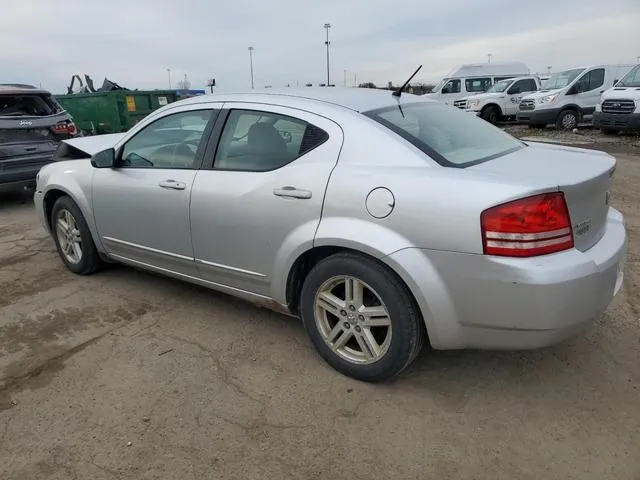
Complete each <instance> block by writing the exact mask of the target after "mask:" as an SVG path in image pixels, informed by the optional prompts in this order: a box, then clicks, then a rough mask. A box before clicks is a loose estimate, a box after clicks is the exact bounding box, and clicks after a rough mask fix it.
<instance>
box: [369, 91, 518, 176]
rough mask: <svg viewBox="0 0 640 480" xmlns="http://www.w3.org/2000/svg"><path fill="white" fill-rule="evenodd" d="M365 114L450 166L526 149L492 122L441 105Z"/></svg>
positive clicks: (485, 159)
mask: <svg viewBox="0 0 640 480" xmlns="http://www.w3.org/2000/svg"><path fill="white" fill-rule="evenodd" d="M364 115H366V116H367V117H369V118H371V119H373V120H375V121H376V122H378V123H380V124H382V125H384V126H385V127H387V128H388V129H389V130H391V131H393V132H395V133H396V134H398V135H400V136H401V137H402V138H404V139H405V140H407V141H409V142H411V143H412V144H413V145H415V146H416V147H418V148H419V149H420V150H422V151H423V152H424V153H426V154H427V155H429V157H431V158H432V159H433V160H435V161H436V162H438V163H439V164H440V165H443V166H447V167H458V168H462V167H467V166H470V165H475V164H477V163H482V162H485V161H487V160H491V159H492V158H497V157H500V156H502V155H506V154H508V153H511V152H513V151H516V150H519V149H521V148H524V144H523V143H522V142H519V141H518V140H516V139H515V138H513V137H512V136H511V135H509V134H507V133H505V132H503V131H502V130H501V129H499V128H496V127H494V126H493V125H491V124H490V123H488V122H485V121H484V120H481V119H479V118H478V117H476V116H475V115H469V114H468V113H466V112H463V111H462V110H459V109H457V108H451V107H448V106H446V105H443V104H441V103H436V102H419V103H410V104H407V105H402V106H400V105H394V106H392V107H386V108H381V109H378V110H371V111H369V112H364Z"/></svg>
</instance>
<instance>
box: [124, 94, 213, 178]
mask: <svg viewBox="0 0 640 480" xmlns="http://www.w3.org/2000/svg"><path fill="white" fill-rule="evenodd" d="M198 107H199V108H190V109H188V110H180V111H177V112H176V111H171V110H169V111H168V112H167V114H166V115H162V116H159V117H157V118H154V119H153V121H151V122H149V123H147V124H146V125H144V126H143V127H142V128H140V130H138V131H137V132H135V133H134V134H133V135H131V136H130V137H129V138H127V139H126V140H125V142H124V143H123V144H122V145H120V146H119V147H118V149H117V151H116V155H115V168H122V169H135V170H200V169H201V168H202V165H203V162H204V158H205V153H206V147H207V146H208V143H209V141H210V137H211V132H212V131H213V127H214V125H215V124H216V123H217V120H218V117H219V116H220V112H221V111H222V109H220V108H216V107H213V106H207V105H206V104H204V105H202V106H200V105H198ZM205 110H206V111H211V117H210V118H209V120H208V121H207V124H206V125H205V127H204V131H203V132H202V137H201V139H200V143H199V144H198V149H197V150H196V155H195V157H194V159H193V166H191V167H190V168H175V167H174V168H155V167H150V168H145V167H125V166H123V165H122V161H123V159H122V155H123V153H124V149H125V147H126V145H127V144H128V143H129V142H130V141H131V140H133V139H134V138H136V137H137V136H138V135H140V134H141V133H142V132H144V131H145V130H146V129H147V128H148V127H151V126H152V125H154V124H156V123H157V122H159V121H161V120H164V119H165V118H168V117H172V116H174V115H182V114H187V113H192V112H202V111H205Z"/></svg>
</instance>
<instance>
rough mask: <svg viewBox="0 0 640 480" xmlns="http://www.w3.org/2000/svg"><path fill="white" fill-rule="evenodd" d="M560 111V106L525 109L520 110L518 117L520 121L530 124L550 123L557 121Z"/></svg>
mask: <svg viewBox="0 0 640 480" xmlns="http://www.w3.org/2000/svg"><path fill="white" fill-rule="evenodd" d="M559 113H560V109H558V108H545V109H542V110H525V111H518V114H517V115H516V119H517V121H518V122H521V123H527V124H530V125H547V124H549V123H555V122H556V119H557V118H558V114H559Z"/></svg>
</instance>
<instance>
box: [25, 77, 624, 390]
mask: <svg viewBox="0 0 640 480" xmlns="http://www.w3.org/2000/svg"><path fill="white" fill-rule="evenodd" d="M56 160H57V161H56V162H54V163H52V164H50V165H48V166H46V167H44V168H43V169H42V170H41V171H40V173H39V175H38V180H37V191H36V194H35V205H36V208H37V211H38V212H39V215H40V217H41V221H42V223H43V225H44V226H45V228H47V229H48V230H49V231H50V232H51V233H52V236H53V239H54V240H55V244H56V246H57V249H58V252H59V254H60V257H61V259H62V261H63V262H64V263H65V265H66V266H67V267H68V268H69V269H70V270H71V271H73V272H75V273H77V274H81V275H86V274H91V273H94V272H96V271H97V270H99V269H100V266H101V265H102V264H103V263H105V262H121V263H124V264H127V265H130V266H133V267H139V268H143V269H148V270H152V271H155V272H159V273H162V274H165V275H169V276H172V277H175V278H178V279H181V280H186V281H189V282H193V283H195V284H199V285H204V286H206V287H210V288H212V289H215V290H220V291H222V292H226V293H229V294H231V295H236V296H239V297H243V298H246V299H248V300H250V301H253V302H255V303H257V304H260V305H262V306H266V307H269V308H273V309H277V310H281V311H284V312H287V313H290V314H293V315H296V316H299V317H300V318H301V319H302V322H303V324H304V326H305V328H306V330H307V332H308V334H309V337H310V339H311V341H312V342H313V344H314V345H315V347H316V348H317V350H318V352H319V353H320V355H321V356H322V357H323V358H324V359H325V360H326V361H327V362H328V363H329V364H330V365H331V366H333V367H334V368H335V369H336V370H338V371H340V372H342V373H344V374H346V375H349V376H351V377H354V378H357V379H360V380H365V381H379V380H383V379H386V378H389V377H392V376H394V375H397V374H398V373H400V372H401V371H402V370H404V369H405V368H406V367H407V366H408V365H409V364H410V363H411V362H412V361H413V360H414V359H415V358H416V357H417V355H418V354H419V352H420V351H421V349H422V347H423V344H424V343H425V342H428V343H429V344H430V345H431V347H433V348H435V349H457V348H488V349H520V348H535V347H542V346H545V345H549V344H552V343H555V342H558V341H561V340H563V339H565V338H567V337H569V336H571V335H574V334H576V333H577V332H579V331H581V330H582V329H584V328H585V327H586V326H588V325H589V324H590V323H591V322H592V321H593V320H594V319H596V318H598V317H599V316H600V315H601V314H602V312H603V311H604V310H605V308H606V307H607V305H608V304H609V303H610V302H611V300H612V298H613V296H614V295H615V294H616V293H617V291H618V289H619V288H620V286H621V283H622V266H623V262H624V256H625V251H626V234H625V228H624V223H623V218H622V215H621V214H620V213H619V212H618V211H616V210H615V209H613V208H612V207H610V206H609V197H610V189H611V177H612V175H613V173H614V169H615V159H614V158H613V157H611V156H609V155H607V154H605V153H601V152H596V151H587V150H582V149H576V148H568V147H559V146H551V145H543V144H534V143H528V142H522V141H519V140H516V139H515V138H513V137H511V136H509V135H508V134H506V133H504V132H502V131H501V130H499V129H497V128H495V127H493V126H491V125H489V124H488V123H486V122H484V121H482V120H480V119H478V118H475V117H472V116H470V115H467V114H465V113H464V112H461V111H458V110H456V109H454V108H450V107H447V106H445V105H442V104H440V103H437V102H433V101H427V100H424V99H421V98H420V97H416V96H412V95H408V94H406V95H402V96H400V97H398V96H392V94H391V92H388V91H373V90H365V89H335V88H324V89H317V90H314V89H306V90H302V91H300V92H296V91H286V92H270V93H268V94H265V93H247V94H228V95H216V96H202V97H195V98H191V99H188V100H185V101H181V102H177V103H173V104H170V105H167V106H165V107H163V108H161V109H160V110H157V111H156V112H154V113H152V114H151V115H150V116H148V117H147V118H146V119H144V120H143V121H141V122H140V123H139V124H138V125H136V126H135V127H134V128H133V129H132V130H131V131H129V132H128V133H126V134H116V135H110V136H102V137H100V136H99V137H88V138H78V139H75V140H69V141H67V142H65V143H64V144H63V145H62V146H61V147H60V149H59V151H58V154H57V158H56Z"/></svg>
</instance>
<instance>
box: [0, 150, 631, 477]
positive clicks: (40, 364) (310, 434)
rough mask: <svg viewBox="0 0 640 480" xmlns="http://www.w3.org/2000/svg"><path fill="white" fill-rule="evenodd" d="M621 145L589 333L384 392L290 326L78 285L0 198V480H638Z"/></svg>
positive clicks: (432, 373) (198, 300)
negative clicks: (609, 258) (621, 254)
mask: <svg viewBox="0 0 640 480" xmlns="http://www.w3.org/2000/svg"><path fill="white" fill-rule="evenodd" d="M631 141H634V140H631ZM625 149H626V151H627V153H625V154H619V155H618V158H619V167H618V170H617V172H616V181H615V191H614V195H613V203H614V205H615V206H616V207H618V208H620V209H621V210H622V211H623V212H624V213H625V215H626V218H627V222H628V229H629V238H630V243H629V249H630V250H629V257H628V263H627V268H626V278H625V284H624V288H623V290H622V291H621V293H620V294H619V295H618V297H617V298H616V299H615V301H614V303H613V304H612V305H611V307H610V308H609V309H608V311H607V313H606V314H605V316H604V318H602V319H601V320H600V321H598V322H597V323H596V324H595V325H594V328H593V329H592V330H591V331H590V332H589V333H588V334H586V335H585V336H582V337H579V338H576V339H574V340H572V341H570V342H568V343H566V344H563V345H560V346H557V347H554V348H551V349H546V350H542V351H536V352H519V353H493V352H474V351H464V352H431V353H429V354H426V355H423V356H422V357H421V358H420V360H419V361H418V363H417V365H416V366H415V367H414V368H412V369H410V370H409V371H408V372H406V373H405V374H404V375H403V376H402V378H400V379H398V380H397V381H395V382H393V383H390V384H386V385H368V384H362V383H357V382H355V381H352V380H349V379H347V378H345V377H342V376H340V375H339V374H337V373H335V372H334V371H332V370H331V369H330V368H329V367H327V366H325V365H324V364H323V363H322V362H321V361H320V360H319V358H318V357H317V356H316V354H315V353H314V351H313V349H312V348H311V346H310V344H309V342H308V341H307V340H306V338H305V334H304V332H303V330H302V327H301V325H299V323H298V322H297V321H296V320H294V319H291V318H287V317H284V316H281V315H278V314H275V313H270V312H267V311H265V310H261V309H258V308H256V307H254V306H252V305H250V304H247V303H243V302H242V301H238V300H234V299H232V298H230V297H227V296H225V295H221V294H216V293H212V292H209V291H206V290H203V289H200V288H197V287H193V286H190V285H187V284H183V283H179V282H177V281H173V280H168V279H164V278H160V277H157V276H153V275H150V274H147V273H142V272H139V271H136V270H132V269H129V268H125V267H115V268H111V269H109V270H107V271H105V272H102V273H100V274H97V275H94V276H92V277H89V278H83V277H77V276H74V275H73V274H71V273H70V272H68V271H66V270H65V269H64V268H63V267H62V265H61V263H60V261H59V260H58V258H57V256H56V254H55V253H54V247H53V243H52V241H51V240H50V239H49V238H48V237H47V236H46V235H45V233H44V231H43V230H42V229H41V228H40V226H39V224H38V222H37V219H36V216H35V213H34V210H33V207H32V205H31V204H30V199H29V198H27V197H24V196H23V197H15V196H14V197H2V198H0V479H3V480H14V479H29V480H32V479H40V478H42V479H45V478H46V479H64V480H69V479H92V480H101V479H114V478H121V479H147V478H148V479H151V478H154V479H156V478H158V479H191V478H193V479H203V478H219V479H251V478H256V479H258V478H260V479H264V478H275V479H288V478H298V479H305V480H308V479H313V478H330V479H342V478H350V479H365V478H366V479H388V478H393V479H405V478H412V479H426V478H434V479H439V480H444V479H458V478H467V479H472V478H473V479H485V478H486V479H492V480H498V479H509V480H513V479H536V480H538V479H541V478H544V479H555V478H557V479H569V478H572V479H580V480H587V479H598V480H602V479H640V326H639V324H638V321H639V316H640V315H639V308H640V300H639V298H638V294H637V292H638V289H637V287H638V280H639V277H640V265H639V264H638V259H639V254H640V188H639V185H640V150H637V149H636V148H635V146H633V145H627V146H626V147H625ZM629 152H632V153H633V154H632V153H629ZM129 442H130V443H129Z"/></svg>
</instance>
